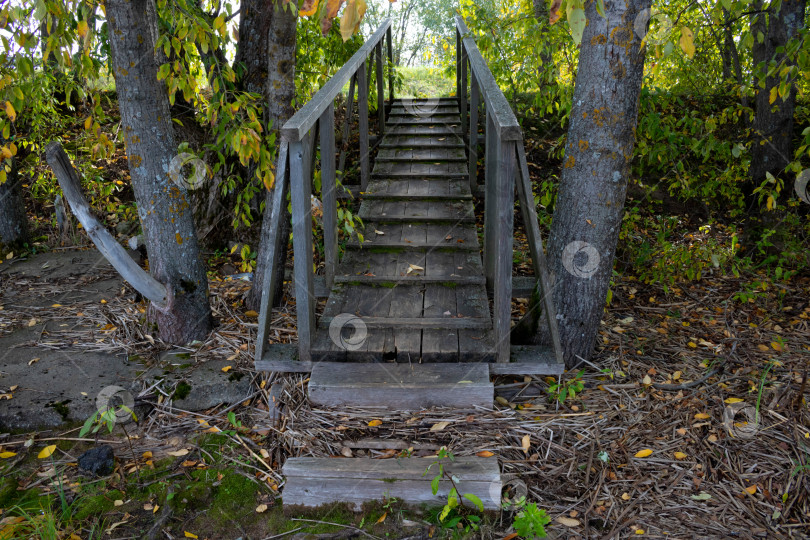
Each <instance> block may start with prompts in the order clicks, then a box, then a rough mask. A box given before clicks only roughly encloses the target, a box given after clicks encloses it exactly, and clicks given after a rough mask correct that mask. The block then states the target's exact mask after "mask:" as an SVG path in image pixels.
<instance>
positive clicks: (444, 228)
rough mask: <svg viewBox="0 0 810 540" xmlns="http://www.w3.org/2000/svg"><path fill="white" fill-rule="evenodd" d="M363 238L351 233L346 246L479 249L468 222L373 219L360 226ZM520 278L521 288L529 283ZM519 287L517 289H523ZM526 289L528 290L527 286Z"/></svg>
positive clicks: (475, 236) (529, 284)
mask: <svg viewBox="0 0 810 540" xmlns="http://www.w3.org/2000/svg"><path fill="white" fill-rule="evenodd" d="M360 232H362V234H363V242H362V243H360V242H359V241H358V240H357V236H356V235H355V236H354V237H353V239H352V240H350V241H349V242H348V243H347V247H349V246H351V247H353V248H362V247H363V246H387V245H393V246H399V245H410V246H414V247H416V248H439V249H441V248H445V247H447V248H449V247H459V246H463V247H464V249H469V250H470V251H476V250H478V249H480V246H479V243H478V231H477V230H476V228H475V225H473V224H471V223H458V224H449V225H442V224H423V225H419V224H412V223H376V224H370V225H369V226H366V227H364V228H363V229H362V230H361V231H360ZM524 281H525V283H523V282H521V285H522V286H523V289H527V288H530V287H532V286H533V283H530V282H529V280H528V279H527V280H524ZM523 289H521V290H523ZM529 293H531V291H530V290H529Z"/></svg>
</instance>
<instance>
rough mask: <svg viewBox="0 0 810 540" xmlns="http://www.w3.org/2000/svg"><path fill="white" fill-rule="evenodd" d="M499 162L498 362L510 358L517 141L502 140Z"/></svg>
mask: <svg viewBox="0 0 810 540" xmlns="http://www.w3.org/2000/svg"><path fill="white" fill-rule="evenodd" d="M498 150H499V151H498V162H497V168H498V169H497V176H496V178H497V186H496V189H495V195H496V203H495V207H496V208H497V222H496V223H495V224H493V225H495V226H496V227H497V229H496V231H497V232H496V234H497V238H498V239H499V244H498V246H497V255H496V260H495V276H498V278H499V279H497V280H496V281H495V286H494V289H495V292H494V298H493V314H494V317H493V326H494V329H495V339H496V340H497V343H496V347H497V350H498V362H508V361H509V333H510V331H511V322H512V318H511V315H512V279H511V276H512V242H513V236H514V233H513V231H514V228H513V225H514V224H513V219H514V205H515V142H514V141H499V144H498Z"/></svg>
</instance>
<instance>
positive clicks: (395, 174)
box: [372, 161, 469, 180]
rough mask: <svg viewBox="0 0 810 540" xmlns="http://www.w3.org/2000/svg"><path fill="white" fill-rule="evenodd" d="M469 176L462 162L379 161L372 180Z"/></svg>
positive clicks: (463, 177) (464, 177)
mask: <svg viewBox="0 0 810 540" xmlns="http://www.w3.org/2000/svg"><path fill="white" fill-rule="evenodd" d="M468 176H469V174H468V170H467V164H466V163H462V162H458V161H456V162H442V161H437V162H427V163H420V162H413V161H411V162H407V161H401V162H392V161H379V162H377V163H376V165H375V166H374V169H373V171H372V177H374V178H447V179H452V178H459V179H465V180H466V179H467V178H468Z"/></svg>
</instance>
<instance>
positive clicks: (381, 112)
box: [374, 41, 385, 137]
mask: <svg viewBox="0 0 810 540" xmlns="http://www.w3.org/2000/svg"><path fill="white" fill-rule="evenodd" d="M374 50H375V55H374V56H375V67H376V69H377V75H376V76H377V132H378V133H379V135H380V137H382V136H384V135H385V94H384V93H383V61H382V57H383V43H382V41H380V42H379V43H378V44H377V47H376V48H375V49H374Z"/></svg>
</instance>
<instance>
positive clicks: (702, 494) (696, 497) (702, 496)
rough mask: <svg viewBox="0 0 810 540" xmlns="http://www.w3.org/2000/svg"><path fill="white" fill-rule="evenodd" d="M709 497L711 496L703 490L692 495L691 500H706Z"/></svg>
mask: <svg viewBox="0 0 810 540" xmlns="http://www.w3.org/2000/svg"><path fill="white" fill-rule="evenodd" d="M711 498H712V496H711V495H709V494H708V493H706V492H705V491H701V492H700V495H692V500H693V501H708V500H709V499H711Z"/></svg>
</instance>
